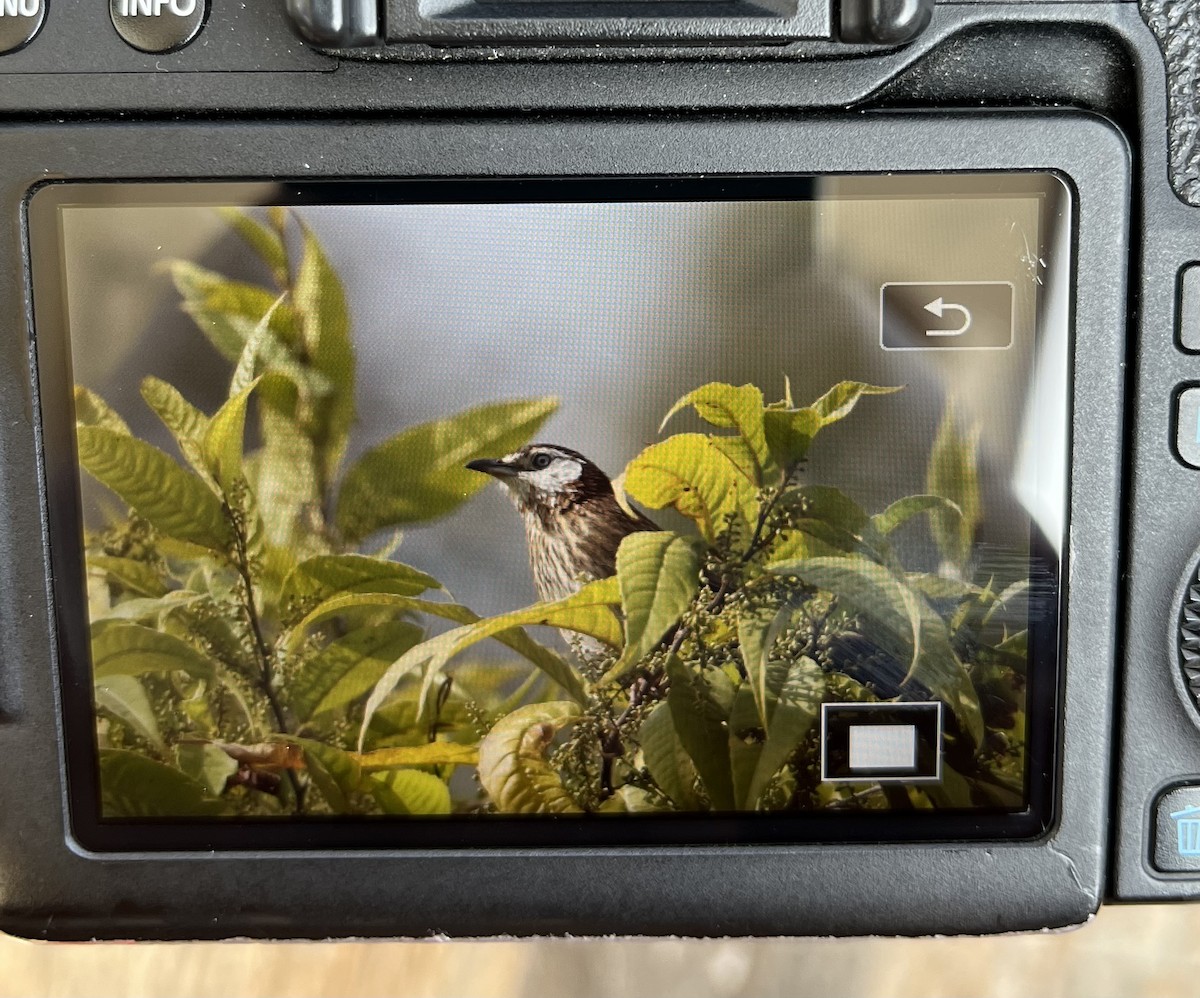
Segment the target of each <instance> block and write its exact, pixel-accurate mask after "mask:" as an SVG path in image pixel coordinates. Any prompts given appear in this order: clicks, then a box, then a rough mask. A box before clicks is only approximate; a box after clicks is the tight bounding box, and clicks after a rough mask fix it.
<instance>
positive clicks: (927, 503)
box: [871, 496, 962, 536]
mask: <svg viewBox="0 0 1200 998" xmlns="http://www.w3.org/2000/svg"><path fill="white" fill-rule="evenodd" d="M921 513H932V514H934V515H944V516H946V517H948V518H949V519H950V520H951V521H952V520H953V518H955V517H958V518H961V517H962V510H961V509H959V508H958V505H957V504H956V503H954V502H952V501H951V500H949V499H946V498H945V497H943V496H905V497H904V498H903V499H897V500H896V501H895V502H894V503H892V504H891V505H890V506H888V508H887V509H885V510H884V511H883V512H882V513H877V514H876V515H875V516H873V517H871V525H872V526H873V527H874V528H875V529H876V530H877V531H878V532H879V533H881V534H883V535H885V536H886V535H887V534H890V533H891V532H892V531H893V530H895V529H896V528H897V527H900V526H902V525H903V524H905V523H907V522H908V521H909V520H911V519H912V518H913V517H914V516H918V515H919V514H921Z"/></svg>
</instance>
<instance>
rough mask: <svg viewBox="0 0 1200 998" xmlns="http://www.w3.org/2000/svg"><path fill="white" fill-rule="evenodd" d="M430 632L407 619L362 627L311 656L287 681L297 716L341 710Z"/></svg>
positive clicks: (306, 716) (292, 706) (289, 696)
mask: <svg viewBox="0 0 1200 998" xmlns="http://www.w3.org/2000/svg"><path fill="white" fill-rule="evenodd" d="M423 636H424V632H423V631H422V630H421V628H419V627H417V626H416V625H415V624H410V623H408V622H407V621H403V620H392V621H387V622H385V623H382V624H372V625H371V626H369V627H360V628H359V629H358V630H354V631H351V632H350V633H349V634H347V635H345V636H344V637H340V638H338V639H337V640H335V641H332V642H330V643H329V644H328V645H326V646H325V647H324V648H322V649H321V650H320V651H319V652H317V653H316V654H315V655H313V656H312V657H310V658H308V659H307V660H306V661H305V662H304V663H303V664H302V665H301V666H300V668H299V669H298V670H297V671H296V673H295V675H294V676H293V677H292V678H291V679H290V680H289V682H288V684H287V695H288V703H289V705H290V706H291V708H292V711H293V713H294V714H295V715H296V717H298V718H300V719H301V720H305V721H307V720H309V719H311V718H313V717H316V716H317V715H319V714H322V713H324V712H325V711H331V710H340V709H341V708H343V707H346V706H348V705H349V704H351V703H353V702H354V701H355V700H357V699H358V698H359V697H360V696H362V695H364V694H365V693H366V692H367V691H368V690H370V689H371V688H372V687H373V686H374V685H375V684H376V683H377V682H379V679H380V677H381V676H383V674H384V673H385V672H386V671H387V669H388V666H390V665H391V664H392V663H393V662H394V661H395V660H396V659H397V658H399V656H400V655H402V654H404V652H406V651H407V650H408V649H409V648H411V647H412V646H413V645H415V644H416V643H417V642H418V641H420V640H421V638H422V637H423Z"/></svg>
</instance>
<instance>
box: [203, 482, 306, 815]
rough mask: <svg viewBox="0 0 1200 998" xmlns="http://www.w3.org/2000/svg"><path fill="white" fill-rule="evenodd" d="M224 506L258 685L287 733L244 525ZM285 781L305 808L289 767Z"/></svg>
mask: <svg viewBox="0 0 1200 998" xmlns="http://www.w3.org/2000/svg"><path fill="white" fill-rule="evenodd" d="M223 506H224V508H225V515H226V516H227V518H228V519H229V522H230V523H231V524H232V525H233V537H234V551H235V554H236V558H235V559H234V568H235V569H236V570H237V573H238V575H239V576H240V577H241V580H242V593H243V599H242V607H243V609H244V610H245V611H246V617H247V619H248V621H249V624H250V634H251V636H252V637H253V639H254V648H255V651H256V652H257V653H258V659H259V667H260V670H261V675H260V677H259V686H260V687H261V689H262V691H263V694H264V695H265V696H266V698H267V704H268V705H269V706H270V708H271V713H272V714H273V715H274V717H275V724H276V726H277V727H278V729H279V733H280V734H284V735H286V734H289V733H290V732H289V730H288V722H287V715H286V714H285V713H284V710H283V704H281V703H280V702H279V697H278V696H277V695H276V693H275V687H274V657H273V656H272V654H271V649H270V648H269V647H268V645H267V639H266V638H265V637H264V635H263V630H262V621H261V620H260V619H259V616H258V607H257V605H256V604H255V600H254V582H253V580H252V579H251V576H250V552H249V543H248V540H247V537H246V531H245V527H244V525H243V523H242V522H241V520H240V518H239V517H237V516H235V515H234V513H233V510H232V508H231V507H230V505H229V503H228V502H227V501H226V502H223ZM288 781H289V782H290V783H291V785H292V791H293V793H295V795H296V812H297V813H298V814H302V813H303V812H304V787H303V786H302V785H301V783H300V780H299V778H298V777H297V776H296V774H295V773H293V772H292V771H291V770H288Z"/></svg>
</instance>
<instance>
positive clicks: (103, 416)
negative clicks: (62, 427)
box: [75, 385, 129, 433]
mask: <svg viewBox="0 0 1200 998" xmlns="http://www.w3.org/2000/svg"><path fill="white" fill-rule="evenodd" d="M75 422H76V423H78V424H79V425H81V426H102V427H104V428H105V429H106V430H113V431H114V432H116V433H128V432H129V426H128V424H126V422H125V420H123V419H122V418H121V417H120V416H118V415H117V413H116V411H115V410H114V409H112V408H111V407H110V406H109V404H108V403H107V402H105V401H104V399H102V398H101V397H100V396H99V395H97V394H96V393H95V392H93V391H91V390H90V389H87V388H84V387H83V385H76V386H75Z"/></svg>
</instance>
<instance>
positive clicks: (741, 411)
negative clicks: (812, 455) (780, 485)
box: [659, 381, 775, 486]
mask: <svg viewBox="0 0 1200 998" xmlns="http://www.w3.org/2000/svg"><path fill="white" fill-rule="evenodd" d="M688 406H691V407H692V408H694V409H695V410H696V414H697V415H698V416H699V417H700V418H701V419H703V420H704V421H705V422H706V423H711V424H712V425H713V426H719V427H722V428H725V427H728V428H732V429H736V430H737V431H738V433H739V434H740V436H741V437H742V439H743V440H745V441H746V444H747V445H748V446H749V448H750V452H751V453H752V454H753V456H754V460H755V464H756V471H757V477H756V481H755V485H756V486H758V485H762V484H763V482H764V479H765V478H766V476H768V475H770V474H772V473H773V472H774V471H775V466H774V459H773V458H772V455H771V449H770V448H769V447H768V446H767V437H766V430H765V428H764V426H763V396H762V391H761V390H760V389H759V388H757V387H756V386H754V385H741V386H738V387H735V386H734V385H728V384H725V383H724V382H719V381H713V382H710V383H709V384H707V385H701V386H700V387H699V388H697V389H695V390H694V391H690V392H688V393H687V394H686V395H684V396H683V398H681V399H679V401H677V402H676V403H675V404H674V405H673V406H671V409H670V411H669V412H668V413H667V415H666V417H665V418H664V419H663V421H662V425H661V426H660V427H659V430H660V431H661V430H662V428H663V427H664V426H666V425H667V422H668V421H669V420H670V419H671V417H672V416H674V415H675V414H676V413H677V412H679V411H680V410H681V409H686V408H687V407H688Z"/></svg>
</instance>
